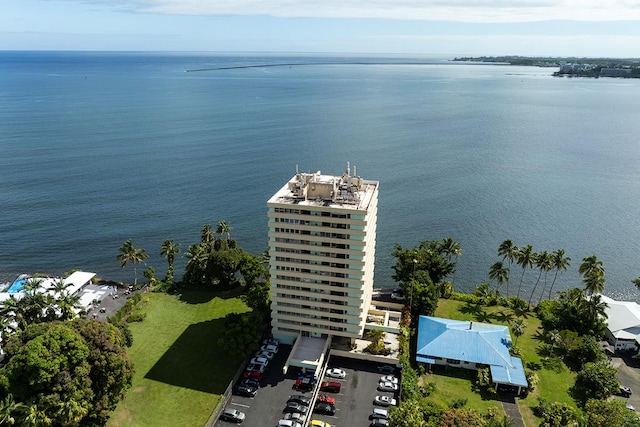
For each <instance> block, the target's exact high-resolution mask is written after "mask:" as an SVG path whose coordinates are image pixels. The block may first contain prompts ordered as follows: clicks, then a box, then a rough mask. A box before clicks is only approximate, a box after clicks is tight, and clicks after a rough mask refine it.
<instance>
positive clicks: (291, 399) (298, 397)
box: [287, 394, 311, 406]
mask: <svg viewBox="0 0 640 427" xmlns="http://www.w3.org/2000/svg"><path fill="white" fill-rule="evenodd" d="M289 402H296V403H300V404H302V405H304V406H311V399H310V398H308V397H307V396H303V395H301V394H294V395H293V396H289V400H287V403H289Z"/></svg>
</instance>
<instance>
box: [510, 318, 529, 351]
mask: <svg viewBox="0 0 640 427" xmlns="http://www.w3.org/2000/svg"><path fill="white" fill-rule="evenodd" d="M526 328H527V325H525V324H524V320H522V319H516V320H514V321H513V322H511V332H513V335H514V336H515V337H516V340H515V342H514V345H517V344H518V338H520V336H522V334H524V330H525V329H526Z"/></svg>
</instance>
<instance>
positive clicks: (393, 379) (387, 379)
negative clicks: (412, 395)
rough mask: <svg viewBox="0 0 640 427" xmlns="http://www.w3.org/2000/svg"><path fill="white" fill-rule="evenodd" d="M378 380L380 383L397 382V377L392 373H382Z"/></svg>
mask: <svg viewBox="0 0 640 427" xmlns="http://www.w3.org/2000/svg"><path fill="white" fill-rule="evenodd" d="M380 382H381V383H394V384H398V379H397V378H396V377H394V376H393V375H384V376H382V377H380Z"/></svg>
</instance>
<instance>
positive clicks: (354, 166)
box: [353, 165, 358, 176]
mask: <svg viewBox="0 0 640 427" xmlns="http://www.w3.org/2000/svg"><path fill="white" fill-rule="evenodd" d="M353 176H358V174H357V173H356V165H353Z"/></svg>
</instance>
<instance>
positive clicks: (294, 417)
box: [282, 412, 307, 425]
mask: <svg viewBox="0 0 640 427" xmlns="http://www.w3.org/2000/svg"><path fill="white" fill-rule="evenodd" d="M282 418H283V419H285V420H291V421H295V422H298V423H300V424H303V425H304V422H305V421H306V419H307V417H306V416H305V415H304V414H298V413H297V412H288V413H286V414H284V417H282Z"/></svg>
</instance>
